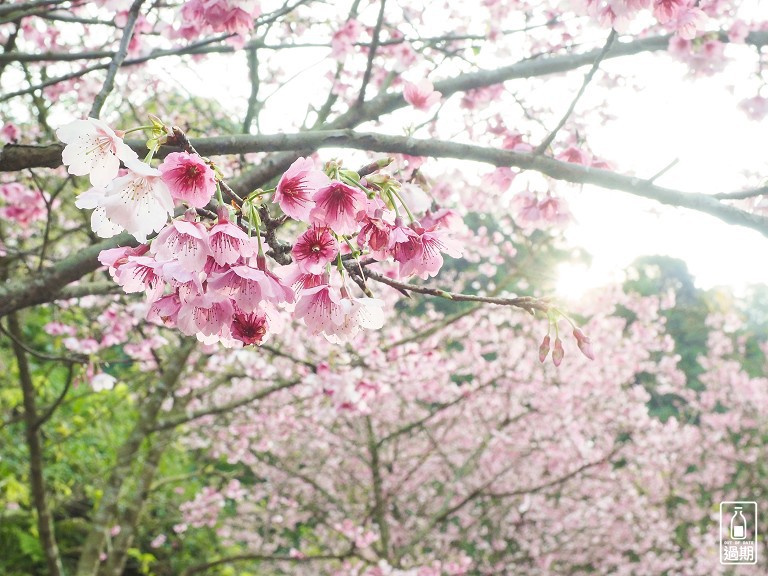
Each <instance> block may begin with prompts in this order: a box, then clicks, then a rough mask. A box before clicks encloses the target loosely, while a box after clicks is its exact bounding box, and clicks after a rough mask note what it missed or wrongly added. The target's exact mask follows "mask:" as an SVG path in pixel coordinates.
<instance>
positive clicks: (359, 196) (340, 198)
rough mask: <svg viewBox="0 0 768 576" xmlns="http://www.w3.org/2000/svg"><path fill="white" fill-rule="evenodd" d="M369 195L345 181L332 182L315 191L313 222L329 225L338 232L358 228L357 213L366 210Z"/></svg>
mask: <svg viewBox="0 0 768 576" xmlns="http://www.w3.org/2000/svg"><path fill="white" fill-rule="evenodd" d="M366 200H367V197H366V195H365V193H364V192H363V191H361V190H359V189H357V188H353V187H352V186H348V185H347V184H344V183H343V182H337V181H334V182H331V184H329V185H328V186H326V187H324V188H321V189H320V190H318V191H317V192H316V193H315V196H314V201H315V207H314V208H312V210H311V211H310V213H309V219H310V221H311V222H312V223H313V224H318V225H319V226H328V227H329V228H331V229H332V230H333V231H334V232H336V233H337V234H352V233H353V232H355V231H356V230H357V220H356V218H357V215H358V213H360V212H361V211H363V210H365V204H366Z"/></svg>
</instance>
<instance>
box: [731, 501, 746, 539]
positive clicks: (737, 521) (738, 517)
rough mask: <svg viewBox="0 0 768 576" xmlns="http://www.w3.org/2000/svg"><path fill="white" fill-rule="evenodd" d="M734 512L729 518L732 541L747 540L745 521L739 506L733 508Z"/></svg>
mask: <svg viewBox="0 0 768 576" xmlns="http://www.w3.org/2000/svg"><path fill="white" fill-rule="evenodd" d="M734 510H736V512H734V513H733V518H731V538H732V539H733V540H745V539H746V538H747V519H746V518H744V514H742V513H741V506H736V507H735V508H734Z"/></svg>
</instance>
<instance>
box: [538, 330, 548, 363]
mask: <svg viewBox="0 0 768 576" xmlns="http://www.w3.org/2000/svg"><path fill="white" fill-rule="evenodd" d="M547 354H549V334H547V335H546V336H544V340H542V341H541V346H539V362H541V363H542V364H543V363H544V360H546V359H547Z"/></svg>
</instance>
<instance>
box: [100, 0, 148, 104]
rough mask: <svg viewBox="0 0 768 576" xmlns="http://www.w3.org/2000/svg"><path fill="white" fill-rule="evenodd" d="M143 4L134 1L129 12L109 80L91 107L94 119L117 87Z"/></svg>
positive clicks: (137, 0) (108, 71)
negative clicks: (116, 80) (117, 78)
mask: <svg viewBox="0 0 768 576" xmlns="http://www.w3.org/2000/svg"><path fill="white" fill-rule="evenodd" d="M143 3H144V0H133V4H131V7H130V9H129V10H128V20H127V21H126V23H125V28H123V37H122V38H121V39H120V46H119V47H118V49H117V52H116V53H115V56H114V57H113V58H112V61H111V62H110V63H109V68H108V69H107V78H106V79H105V80H104V85H103V86H102V87H101V90H100V91H99V93H98V94H97V95H96V98H95V99H94V101H93V105H92V106H91V111H90V113H89V114H88V115H89V116H90V117H92V118H98V117H99V113H100V112H101V108H102V106H104V102H105V101H106V100H107V96H109V93H110V92H112V88H114V87H115V76H117V71H118V70H119V69H120V66H122V64H123V61H124V60H125V57H126V56H127V55H128V44H129V43H130V42H131V38H132V37H133V29H134V27H135V26H136V20H138V18H139V10H140V9H141V5H142V4H143Z"/></svg>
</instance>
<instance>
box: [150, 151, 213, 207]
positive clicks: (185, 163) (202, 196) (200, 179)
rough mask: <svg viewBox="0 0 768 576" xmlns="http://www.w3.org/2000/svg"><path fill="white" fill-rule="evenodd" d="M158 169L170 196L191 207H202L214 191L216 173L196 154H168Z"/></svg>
mask: <svg viewBox="0 0 768 576" xmlns="http://www.w3.org/2000/svg"><path fill="white" fill-rule="evenodd" d="M158 170H160V173H161V174H162V178H163V182H165V184H166V186H168V190H169V191H170V193H171V196H172V197H173V198H174V199H176V200H183V201H184V202H186V203H187V204H189V205H190V206H192V207H193V208H204V207H205V205H206V204H208V202H209V201H210V199H211V197H212V196H213V195H214V193H215V192H216V175H215V174H214V172H213V170H211V167H210V166H208V165H207V164H206V163H205V162H203V159H202V158H200V156H198V155H196V154H190V153H188V152H173V153H171V154H168V156H166V158H165V160H164V161H163V163H162V164H160V166H158Z"/></svg>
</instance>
